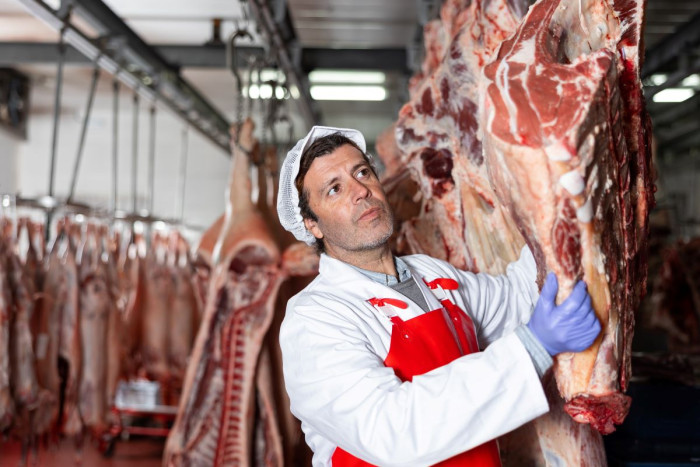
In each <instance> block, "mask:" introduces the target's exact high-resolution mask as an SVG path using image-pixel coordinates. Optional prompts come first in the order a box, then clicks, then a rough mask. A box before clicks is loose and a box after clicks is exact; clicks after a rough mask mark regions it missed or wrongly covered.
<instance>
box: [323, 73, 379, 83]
mask: <svg viewBox="0 0 700 467" xmlns="http://www.w3.org/2000/svg"><path fill="white" fill-rule="evenodd" d="M309 81H310V82H312V83H344V84H383V83H384V82H385V81H386V75H385V74H384V73H382V72H381V71H339V70H338V71H336V70H314V71H312V72H311V73H309Z"/></svg>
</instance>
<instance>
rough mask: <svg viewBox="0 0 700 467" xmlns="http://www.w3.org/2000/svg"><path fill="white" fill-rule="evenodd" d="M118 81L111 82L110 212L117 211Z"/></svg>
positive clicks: (115, 79)
mask: <svg viewBox="0 0 700 467" xmlns="http://www.w3.org/2000/svg"><path fill="white" fill-rule="evenodd" d="M118 170H119V80H117V78H116V76H115V78H114V81H113V82H112V202H111V205H110V211H112V212H114V211H116V210H117V199H118V197H117V196H118V185H117V182H118V181H119V172H118Z"/></svg>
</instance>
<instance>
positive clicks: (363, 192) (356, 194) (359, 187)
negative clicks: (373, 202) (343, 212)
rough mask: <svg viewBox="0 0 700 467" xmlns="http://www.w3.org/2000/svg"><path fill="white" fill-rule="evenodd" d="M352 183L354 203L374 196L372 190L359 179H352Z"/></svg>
mask: <svg viewBox="0 0 700 467" xmlns="http://www.w3.org/2000/svg"><path fill="white" fill-rule="evenodd" d="M352 180H353V181H352V185H351V190H352V191H351V193H352V201H353V202H354V203H357V202H359V201H361V200H363V199H365V198H369V197H370V196H372V192H371V191H370V189H369V188H367V186H366V185H365V184H364V183H362V182H361V181H359V180H357V179H354V178H353V179H352Z"/></svg>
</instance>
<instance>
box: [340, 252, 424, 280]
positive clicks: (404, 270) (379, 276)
mask: <svg viewBox="0 0 700 467" xmlns="http://www.w3.org/2000/svg"><path fill="white" fill-rule="evenodd" d="M346 264H348V263H346ZM348 266H350V267H351V268H353V269H355V270H356V271H358V272H360V273H362V274H363V275H364V276H365V277H367V278H369V279H372V280H373V281H374V282H378V283H380V284H384V285H387V286H390V287H391V286H392V285H396V284H398V283H399V282H403V281H405V280H406V279H410V278H411V271H410V270H409V269H408V266H406V263H404V262H403V260H402V259H401V258H399V257H398V256H394V266H396V272H397V274H398V275H399V278H398V280H397V279H396V277H394V276H390V275H388V274H384V273H382V272H374V271H368V270H367V269H362V268H358V267H357V266H353V265H352V264H348Z"/></svg>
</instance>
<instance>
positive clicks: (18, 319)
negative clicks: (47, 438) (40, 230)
mask: <svg viewBox="0 0 700 467" xmlns="http://www.w3.org/2000/svg"><path fill="white" fill-rule="evenodd" d="M29 229H30V227H29V223H28V220H26V219H23V220H21V221H20V223H19V233H20V234H21V233H25V234H27V235H26V238H27V239H29V240H30V242H31V232H30V230H29ZM3 240H4V241H3V246H2V254H1V256H0V257H1V258H2V261H3V262H2V264H1V265H0V267H1V268H3V269H4V270H5V271H7V277H8V279H9V281H8V283H9V288H10V291H11V295H10V296H11V299H12V309H13V316H12V327H11V331H10V363H11V365H10V375H11V387H12V395H13V399H14V403H15V409H16V415H15V420H14V423H13V427H12V431H13V434H14V435H15V436H17V437H19V438H20V439H22V440H23V441H25V442H27V441H30V440H31V438H32V436H33V435H34V434H35V427H34V416H35V414H36V413H37V412H40V413H41V411H42V410H43V409H44V408H46V407H49V406H50V405H51V404H52V402H54V401H55V398H54V397H53V396H52V395H51V394H50V393H49V392H48V391H46V390H44V389H42V388H41V387H40V386H39V382H38V379H37V375H36V368H35V358H34V349H33V339H32V330H31V323H30V319H31V316H32V314H33V313H34V305H35V300H34V295H35V291H36V284H35V282H34V280H35V278H36V269H35V268H38V267H39V264H38V262H36V263H35V262H34V261H35V260H36V257H33V253H32V252H31V249H32V248H33V247H32V245H31V243H29V251H28V252H27V255H26V258H27V261H26V262H25V264H22V262H21V260H20V256H19V246H18V244H17V243H16V242H15V241H14V239H13V238H11V237H7V238H4V239H3Z"/></svg>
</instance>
